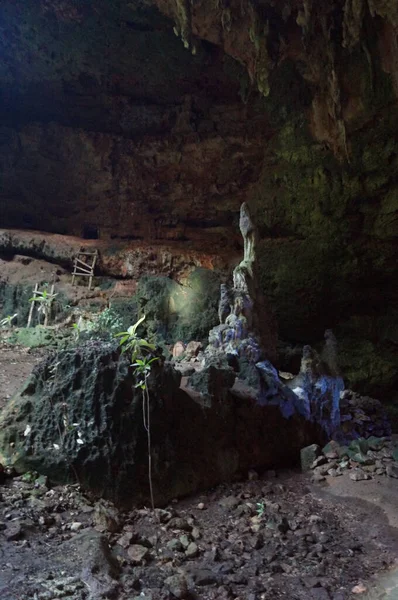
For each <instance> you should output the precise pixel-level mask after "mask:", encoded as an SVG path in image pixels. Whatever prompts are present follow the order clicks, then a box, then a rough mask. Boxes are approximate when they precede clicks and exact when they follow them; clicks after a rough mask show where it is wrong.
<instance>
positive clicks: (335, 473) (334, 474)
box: [328, 469, 342, 477]
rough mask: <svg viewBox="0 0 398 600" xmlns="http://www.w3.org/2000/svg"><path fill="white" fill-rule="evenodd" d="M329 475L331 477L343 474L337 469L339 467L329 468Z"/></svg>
mask: <svg viewBox="0 0 398 600" xmlns="http://www.w3.org/2000/svg"><path fill="white" fill-rule="evenodd" d="M328 475H330V477H339V475H342V473H340V472H339V471H337V469H329V471H328Z"/></svg>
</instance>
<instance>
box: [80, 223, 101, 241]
mask: <svg viewBox="0 0 398 600" xmlns="http://www.w3.org/2000/svg"><path fill="white" fill-rule="evenodd" d="M82 237H83V239H84V240H99V238H100V230H99V227H98V226H97V225H93V224H92V223H84V225H83V232H82Z"/></svg>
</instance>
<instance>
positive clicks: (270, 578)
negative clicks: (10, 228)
mask: <svg viewBox="0 0 398 600" xmlns="http://www.w3.org/2000/svg"><path fill="white" fill-rule="evenodd" d="M43 352H44V351H41V350H35V351H30V352H26V350H24V349H18V348H16V347H14V348H13V347H10V346H6V345H0V368H1V371H0V396H1V398H2V402H3V403H4V402H5V401H7V399H8V398H9V397H10V396H11V395H12V394H13V393H14V391H15V390H16V389H17V388H18V387H19V386H20V385H21V384H22V383H23V381H24V380H25V378H26V376H27V375H28V374H29V372H30V370H31V368H32V367H33V366H34V365H35V364H36V363H37V362H38V361H39V360H40V358H41V356H42V355H43ZM257 475H258V477H257ZM397 515H398V480H396V479H388V478H386V477H383V476H380V477H379V478H378V479H377V478H376V479H373V480H370V481H361V482H353V481H351V480H350V479H349V478H348V476H346V475H344V476H342V477H339V478H334V479H332V478H327V480H326V482H324V483H322V484H320V485H313V484H311V483H310V478H309V476H307V475H304V474H302V473H299V472H296V471H281V472H277V473H275V472H270V471H268V472H265V473H258V474H255V473H251V474H249V475H248V476H247V477H245V478H244V479H243V480H242V481H239V482H234V483H231V484H225V485H221V486H218V487H217V488H215V489H213V490H209V491H207V492H204V493H201V494H198V495H196V496H193V497H190V498H186V499H182V500H180V501H175V502H172V503H170V506H168V507H165V508H164V509H158V510H157V511H156V515H154V514H153V513H152V511H151V510H149V509H146V508H141V509H133V510H129V511H119V510H117V509H115V508H114V507H113V506H112V505H110V504H108V503H106V502H103V501H99V502H98V501H95V500H94V499H93V498H90V497H89V496H87V495H84V494H83V493H82V492H81V491H80V490H79V488H78V486H72V485H71V486H58V487H56V486H52V485H51V483H50V482H48V481H46V480H45V478H40V479H37V480H35V479H34V478H32V479H29V477H26V476H24V477H9V478H6V479H5V480H4V481H3V484H2V485H0V557H1V561H0V598H1V600H55V599H56V598H64V599H67V600H97V599H98V600H99V599H103V600H105V599H108V600H110V599H112V598H115V599H116V598H117V599H120V600H172V599H173V598H186V599H189V598H191V599H192V600H193V599H197V600H223V599H225V600H273V599H275V600H276V599H287V600H308V599H309V600H311V599H315V600H348V599H349V598H355V597H360V598H363V599H366V600H387V599H388V600H397V599H398V519H397Z"/></svg>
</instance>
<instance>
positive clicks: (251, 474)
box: [247, 470, 258, 481]
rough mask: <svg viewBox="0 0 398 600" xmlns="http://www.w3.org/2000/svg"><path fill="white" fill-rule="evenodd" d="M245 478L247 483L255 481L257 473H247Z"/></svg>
mask: <svg viewBox="0 0 398 600" xmlns="http://www.w3.org/2000/svg"><path fill="white" fill-rule="evenodd" d="M247 478H248V480H249V481H257V479H258V473H257V471H254V470H252V471H249V472H248V474H247Z"/></svg>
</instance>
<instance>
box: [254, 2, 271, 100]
mask: <svg viewBox="0 0 398 600" xmlns="http://www.w3.org/2000/svg"><path fill="white" fill-rule="evenodd" d="M251 20H252V26H251V27H250V30H249V37H250V41H251V42H252V44H254V47H255V50H256V61H255V65H254V73H252V74H251V75H252V76H253V77H254V79H255V81H256V83H257V88H258V91H259V92H260V94H262V95H263V96H268V95H269V75H270V71H271V68H272V60H271V58H270V56H269V54H268V48H267V37H268V33H269V24H268V22H267V23H265V24H264V23H263V22H261V21H260V19H259V17H258V15H257V14H256V12H255V10H254V8H253V7H252V6H251Z"/></svg>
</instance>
